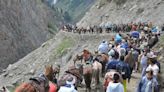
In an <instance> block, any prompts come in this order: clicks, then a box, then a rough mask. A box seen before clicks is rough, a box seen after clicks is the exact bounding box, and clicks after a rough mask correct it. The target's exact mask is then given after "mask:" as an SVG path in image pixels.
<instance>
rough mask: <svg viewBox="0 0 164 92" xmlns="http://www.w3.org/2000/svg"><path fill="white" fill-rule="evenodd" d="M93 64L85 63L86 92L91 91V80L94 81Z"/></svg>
mask: <svg viewBox="0 0 164 92" xmlns="http://www.w3.org/2000/svg"><path fill="white" fill-rule="evenodd" d="M92 73H93V71H92V65H91V64H85V65H84V67H83V76H84V81H85V85H86V86H85V87H86V92H87V91H89V92H91V82H92Z"/></svg>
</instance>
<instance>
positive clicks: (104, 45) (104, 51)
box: [98, 40, 109, 54]
mask: <svg viewBox="0 0 164 92" xmlns="http://www.w3.org/2000/svg"><path fill="white" fill-rule="evenodd" d="M108 50H109V46H108V43H107V41H105V40H103V42H102V43H101V44H100V45H99V47H98V51H99V53H101V54H108Z"/></svg>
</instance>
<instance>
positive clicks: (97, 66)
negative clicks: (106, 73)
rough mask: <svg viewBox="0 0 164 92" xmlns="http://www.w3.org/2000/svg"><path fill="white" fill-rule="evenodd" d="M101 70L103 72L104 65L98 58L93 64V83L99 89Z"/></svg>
mask: <svg viewBox="0 0 164 92" xmlns="http://www.w3.org/2000/svg"><path fill="white" fill-rule="evenodd" d="M101 70H102V65H101V63H100V62H99V60H98V59H97V58H95V59H94V60H93V64H92V71H93V73H92V80H94V81H92V82H95V85H94V86H95V87H96V88H97V87H98V85H99V84H100V76H101Z"/></svg>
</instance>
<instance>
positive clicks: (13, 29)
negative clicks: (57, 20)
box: [0, 0, 54, 72]
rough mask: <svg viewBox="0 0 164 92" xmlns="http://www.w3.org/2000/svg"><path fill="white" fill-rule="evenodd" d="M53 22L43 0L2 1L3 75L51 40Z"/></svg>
mask: <svg viewBox="0 0 164 92" xmlns="http://www.w3.org/2000/svg"><path fill="white" fill-rule="evenodd" d="M53 19H54V15H53V12H51V10H49V8H48V7H46V6H45V5H44V4H43V3H42V2H41V0H0V72H2V69H3V68H6V67H7V66H8V64H10V63H14V62H15V61H17V60H18V59H20V58H22V57H23V56H25V55H26V54H27V53H29V52H30V51H32V50H34V49H35V48H37V47H38V46H40V45H41V44H42V43H43V42H45V41H46V40H47V39H49V38H50V36H51V33H50V31H49V27H50V26H49V25H50V24H52V23H53V21H52V20H53ZM52 25H53V24H52Z"/></svg>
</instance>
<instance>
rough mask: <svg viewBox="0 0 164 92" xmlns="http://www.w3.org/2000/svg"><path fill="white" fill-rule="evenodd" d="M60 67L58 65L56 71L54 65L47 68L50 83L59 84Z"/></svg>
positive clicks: (46, 73) (46, 72)
mask: <svg viewBox="0 0 164 92" xmlns="http://www.w3.org/2000/svg"><path fill="white" fill-rule="evenodd" d="M59 72H60V66H59V65H57V66H56V67H55V68H54V69H53V66H52V65H47V66H45V76H46V77H47V78H48V79H49V81H51V82H54V83H57V78H56V75H57V74H58V77H59Z"/></svg>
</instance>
